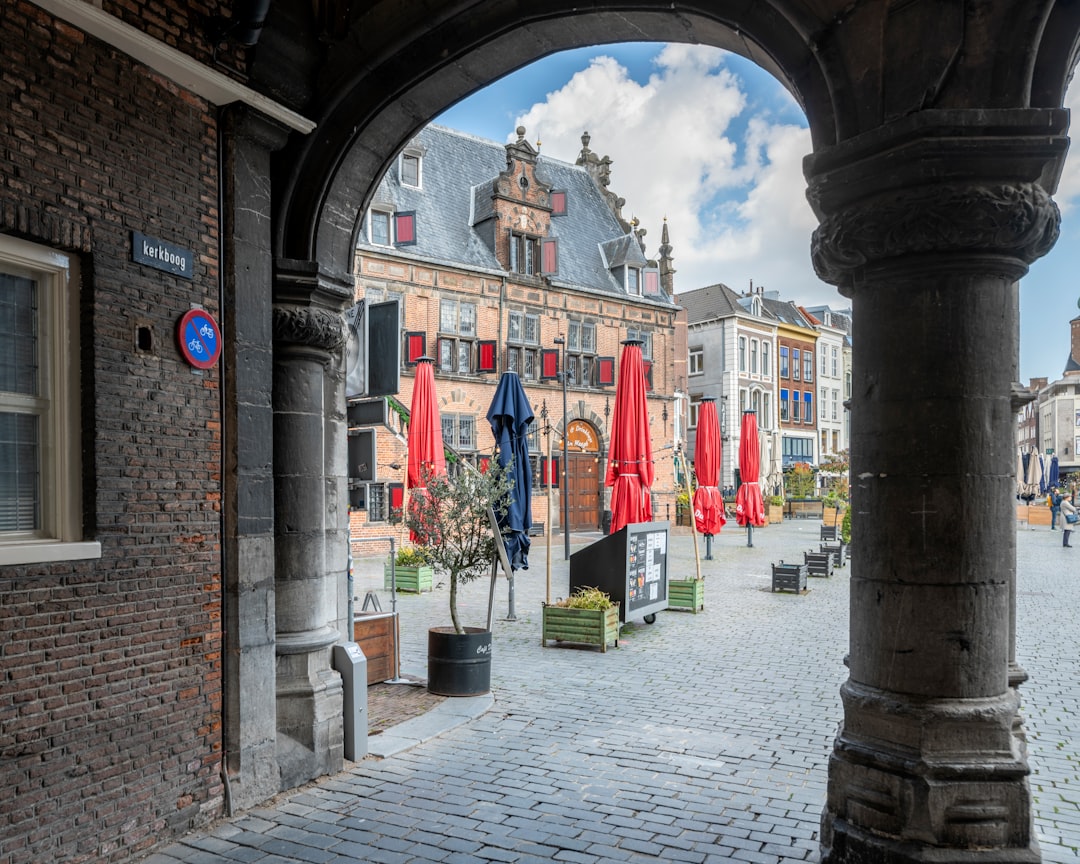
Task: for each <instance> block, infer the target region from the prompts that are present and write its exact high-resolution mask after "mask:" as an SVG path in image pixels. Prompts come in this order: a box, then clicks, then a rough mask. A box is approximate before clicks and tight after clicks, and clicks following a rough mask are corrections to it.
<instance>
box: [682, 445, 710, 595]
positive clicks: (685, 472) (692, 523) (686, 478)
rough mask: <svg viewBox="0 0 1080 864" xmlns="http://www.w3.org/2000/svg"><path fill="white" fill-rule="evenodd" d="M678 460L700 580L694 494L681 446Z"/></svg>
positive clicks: (695, 562)
mask: <svg viewBox="0 0 1080 864" xmlns="http://www.w3.org/2000/svg"><path fill="white" fill-rule="evenodd" d="M679 461H680V462H682V465H683V481H684V483H685V484H686V497H687V500H689V502H690V531H691V533H692V534H693V535H694V568H695V570H696V571H697V578H698V580H699V581H700V580H701V555H700V553H699V552H698V542H697V518H696V517H695V516H694V496H693V494H692V490H691V489H690V471H689V469H688V468H687V467H686V456H685V455H683V452H682V448H681V447H680V448H679ZM705 536H706V537H709V536H710V535H708V534H706V535H705ZM705 542H706V549H708V540H706V541H705ZM706 555H707V556H708V559H709V560H710V561H711V560H712V555H711V554H709V553H706Z"/></svg>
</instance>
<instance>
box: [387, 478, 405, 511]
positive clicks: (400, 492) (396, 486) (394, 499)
mask: <svg viewBox="0 0 1080 864" xmlns="http://www.w3.org/2000/svg"><path fill="white" fill-rule="evenodd" d="M404 501H405V487H404V486H403V485H402V484H401V483H391V484H390V506H391V507H392V508H393V509H395V510H400V509H401V505H402V503H404Z"/></svg>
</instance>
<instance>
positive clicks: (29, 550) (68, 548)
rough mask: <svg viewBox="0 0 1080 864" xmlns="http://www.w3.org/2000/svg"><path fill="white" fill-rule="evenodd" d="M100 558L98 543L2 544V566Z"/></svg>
mask: <svg viewBox="0 0 1080 864" xmlns="http://www.w3.org/2000/svg"><path fill="white" fill-rule="evenodd" d="M100 557H101V544H100V543H97V542H80V543H61V542H58V541H42V542H31V543H12V544H9V545H7V544H0V565H14V564H49V563H52V562H54V561H82V560H86V559H89V558H100Z"/></svg>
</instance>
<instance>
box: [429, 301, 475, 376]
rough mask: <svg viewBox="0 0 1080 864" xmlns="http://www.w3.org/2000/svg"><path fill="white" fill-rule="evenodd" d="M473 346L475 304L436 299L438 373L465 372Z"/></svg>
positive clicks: (470, 362) (467, 368) (471, 368)
mask: <svg viewBox="0 0 1080 864" xmlns="http://www.w3.org/2000/svg"><path fill="white" fill-rule="evenodd" d="M475 347H476V304H475V303H467V302H465V301H464V300H452V299H447V298H444V299H442V300H440V301H439V356H438V358H437V360H438V364H439V366H438V368H439V371H440V372H451V373H454V374H457V375H468V374H469V373H471V372H472V371H473V356H474V354H475Z"/></svg>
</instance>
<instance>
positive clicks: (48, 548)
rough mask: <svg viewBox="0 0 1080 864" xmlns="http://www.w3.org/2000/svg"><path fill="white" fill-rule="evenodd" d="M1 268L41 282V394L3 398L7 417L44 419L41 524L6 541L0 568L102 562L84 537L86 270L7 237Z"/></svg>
mask: <svg viewBox="0 0 1080 864" xmlns="http://www.w3.org/2000/svg"><path fill="white" fill-rule="evenodd" d="M0 269H2V270H4V272H7V273H13V274H17V275H24V276H28V277H31V278H33V279H35V280H36V281H37V288H38V297H37V300H38V332H37V345H38V361H39V363H38V368H39V376H40V377H39V381H38V395H36V396H26V395H22V394H15V393H3V394H0V410H3V411H5V412H7V411H14V412H18V413H34V414H36V415H37V416H38V418H39V427H38V428H39V435H40V438H39V441H38V445H39V448H38V449H39V458H40V459H41V465H40V468H39V477H40V488H39V490H38V495H39V499H40V500H39V506H40V525H39V526H38V528H37V529H36V530H34V531H20V532H4V533H3V534H0V565H10V564H38V563H46V562H52V561H74V560H82V559H88V558H100V557H101V544H100V543H98V542H96V541H85V540H83V537H82V459H81V455H80V454H81V422H80V413H79V389H80V388H79V327H78V301H79V290H78V286H79V269H78V261H77V259H75V258H73V257H69V256H67V255H63V254H60V253H58V252H56V251H55V250H53V249H50V248H48V247H45V246H39V245H37V244H34V243H29V242H26V241H24V240H17V239H15V238H11V237H2V236H0Z"/></svg>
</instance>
